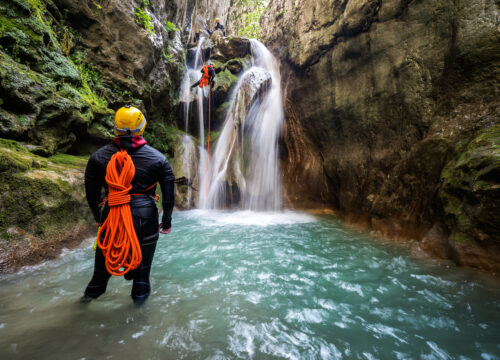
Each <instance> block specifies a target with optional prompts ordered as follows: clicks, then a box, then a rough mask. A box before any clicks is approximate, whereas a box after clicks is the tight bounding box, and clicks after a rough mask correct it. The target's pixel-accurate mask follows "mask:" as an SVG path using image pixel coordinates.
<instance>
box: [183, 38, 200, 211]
mask: <svg viewBox="0 0 500 360" xmlns="http://www.w3.org/2000/svg"><path fill="white" fill-rule="evenodd" d="M204 41H205V37H201V38H200V40H199V41H198V45H197V46H196V53H195V56H194V59H193V64H192V66H191V65H190V64H189V63H188V62H187V61H186V63H185V65H186V67H185V68H186V70H185V73H184V78H183V82H182V85H181V96H180V101H181V102H182V103H183V107H184V131H185V133H186V135H184V136H183V137H182V146H183V169H182V170H183V172H184V173H185V174H186V177H187V178H188V179H189V181H192V178H193V175H194V174H193V171H192V169H191V164H192V163H193V161H194V157H195V156H196V154H195V151H194V148H195V144H194V142H193V140H192V138H191V136H190V135H188V134H189V119H190V110H191V102H192V101H193V100H194V97H193V94H192V90H191V84H193V83H194V82H196V81H197V80H198V79H199V78H200V74H201V73H200V70H201V66H202V46H203V43H204ZM196 89H197V93H196V100H197V104H198V119H199V136H200V139H201V141H200V145H199V149H198V150H199V152H200V154H201V153H203V152H204V149H203V145H204V144H203V142H204V141H203V139H204V127H203V120H204V119H203V114H204V112H203V91H202V89H200V88H196ZM198 176H199V174H198ZM191 198H192V189H191V186H188V190H187V199H186V202H187V207H188V208H190V207H191Z"/></svg>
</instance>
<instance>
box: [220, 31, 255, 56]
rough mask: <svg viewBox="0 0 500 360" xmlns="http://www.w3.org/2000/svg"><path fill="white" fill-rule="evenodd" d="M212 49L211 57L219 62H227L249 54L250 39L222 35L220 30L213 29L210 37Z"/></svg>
mask: <svg viewBox="0 0 500 360" xmlns="http://www.w3.org/2000/svg"><path fill="white" fill-rule="evenodd" d="M210 39H211V40H212V42H213V44H214V50H213V52H212V55H211V58H212V59H214V60H217V61H220V62H223V63H225V62H228V61H229V60H231V59H235V58H244V57H246V56H247V55H249V54H251V47H250V40H248V39H247V38H243V37H223V36H222V33H221V31H220V30H217V31H215V32H214V33H213V34H212V36H211V38H210Z"/></svg>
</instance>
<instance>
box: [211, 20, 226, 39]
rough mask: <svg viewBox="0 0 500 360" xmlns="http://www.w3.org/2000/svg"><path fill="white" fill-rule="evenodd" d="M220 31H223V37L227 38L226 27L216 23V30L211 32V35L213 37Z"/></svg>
mask: <svg viewBox="0 0 500 360" xmlns="http://www.w3.org/2000/svg"><path fill="white" fill-rule="evenodd" d="M217 30H220V31H222V35H224V36H226V30H225V29H224V25H222V24H221V23H220V22H218V23H215V27H214V29H213V30H212V31H211V32H210V35H212V34H213V33H214V32H215V31H217Z"/></svg>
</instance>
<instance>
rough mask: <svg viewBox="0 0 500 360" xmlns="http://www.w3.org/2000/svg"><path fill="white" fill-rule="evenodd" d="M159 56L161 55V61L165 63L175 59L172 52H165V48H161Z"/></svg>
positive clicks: (170, 62)
mask: <svg viewBox="0 0 500 360" xmlns="http://www.w3.org/2000/svg"><path fill="white" fill-rule="evenodd" d="M161 56H162V57H163V62H164V63H165V64H172V63H173V62H174V61H175V59H174V54H170V53H167V50H165V48H163V49H162V52H161Z"/></svg>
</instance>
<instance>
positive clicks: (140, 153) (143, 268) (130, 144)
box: [81, 105, 175, 305]
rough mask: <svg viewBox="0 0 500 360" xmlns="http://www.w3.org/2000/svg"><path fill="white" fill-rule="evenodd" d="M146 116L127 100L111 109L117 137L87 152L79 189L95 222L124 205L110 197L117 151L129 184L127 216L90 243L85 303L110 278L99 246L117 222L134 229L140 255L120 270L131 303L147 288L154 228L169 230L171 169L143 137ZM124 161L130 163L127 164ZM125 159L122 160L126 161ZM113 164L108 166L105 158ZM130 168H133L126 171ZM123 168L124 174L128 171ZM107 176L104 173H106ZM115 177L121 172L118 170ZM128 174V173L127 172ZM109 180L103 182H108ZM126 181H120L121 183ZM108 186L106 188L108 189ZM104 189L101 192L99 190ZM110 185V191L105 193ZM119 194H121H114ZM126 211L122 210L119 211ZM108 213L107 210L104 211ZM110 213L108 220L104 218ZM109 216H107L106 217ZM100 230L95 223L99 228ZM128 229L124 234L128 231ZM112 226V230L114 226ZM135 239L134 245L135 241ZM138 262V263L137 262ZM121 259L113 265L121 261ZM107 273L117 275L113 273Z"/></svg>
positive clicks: (142, 296)
mask: <svg viewBox="0 0 500 360" xmlns="http://www.w3.org/2000/svg"><path fill="white" fill-rule="evenodd" d="M146 124H147V123H146V118H145V117H144V115H143V114H142V112H141V111H140V110H139V109H137V108H135V107H132V106H130V105H127V106H125V107H122V108H120V109H119V110H118V111H117V112H116V114H115V133H116V134H117V137H115V138H114V139H113V141H112V142H110V143H109V144H107V145H105V146H103V147H101V148H100V149H98V150H97V151H96V152H95V153H93V154H92V155H91V156H90V159H89V161H88V163H87V168H86V169H85V193H86V197H87V202H88V204H89V207H90V209H91V210H92V214H93V215H94V219H95V221H96V224H97V226H101V225H102V227H103V228H106V226H108V225H107V224H109V223H111V220H112V219H111V218H112V215H113V211H115V212H116V211H117V210H118V211H123V210H122V208H119V206H121V205H124V204H122V203H121V202H120V203H119V204H116V203H118V202H119V201H116V199H115V197H114V196H116V195H117V194H116V193H115V192H116V183H115V181H114V180H113V181H111V182H109V181H110V179H111V176H112V175H110V174H114V173H116V172H122V170H123V169H124V168H125V166H120V165H117V164H119V163H118V162H117V160H116V159H117V158H118V157H117V156H118V155H123V156H124V157H125V161H124V164H125V163H126V164H127V165H128V166H129V169H131V170H130V173H131V174H132V175H131V176H132V179H131V180H129V181H131V182H130V186H131V188H130V189H129V190H128V192H127V193H126V194H125V197H126V198H127V200H126V203H127V204H126V205H129V206H130V211H129V212H128V213H129V214H131V219H130V218H129V217H128V216H127V217H126V218H125V217H123V216H122V217H118V218H116V220H114V221H115V222H116V224H115V226H116V227H114V228H113V227H112V226H111V228H110V230H106V232H105V233H104V234H101V236H100V239H101V240H100V243H98V244H99V247H97V248H96V254H95V263H94V274H93V276H92V279H91V280H90V283H89V284H88V286H87V288H86V289H85V293H84V296H83V297H82V299H81V302H83V303H86V302H89V301H91V300H92V299H96V298H98V297H99V296H100V295H102V294H103V293H104V292H105V291H106V286H107V284H108V280H109V278H110V277H111V275H112V274H111V273H110V271H109V269H110V268H111V267H110V265H109V252H110V251H111V250H109V249H108V250H107V251H105V250H104V249H103V247H102V246H101V243H103V242H104V241H105V240H106V236H107V235H108V231H109V234H112V233H113V231H115V230H113V229H118V228H119V227H122V228H123V227H127V224H126V223H127V220H128V225H129V228H128V229H129V230H131V231H133V230H135V235H136V239H137V240H135V241H134V244H136V247H135V248H136V249H137V248H138V247H140V253H141V254H142V256H141V257H139V258H138V259H140V260H138V261H136V263H137V264H136V266H135V269H133V268H132V267H130V269H131V270H130V271H128V272H123V273H122V274H124V276H125V279H127V280H133V284H132V292H131V296H132V299H133V301H134V303H136V304H138V305H140V304H142V303H143V302H144V301H145V300H146V299H147V297H148V296H149V293H150V291H151V286H150V283H149V275H150V270H151V263H152V261H153V256H154V253H155V249H156V243H157V241H158V238H159V232H160V233H162V234H168V233H170V229H171V218H172V209H173V207H174V180H175V178H174V173H173V171H172V168H171V166H170V164H169V162H168V160H167V158H166V157H165V156H164V155H163V154H162V153H161V152H159V151H158V150H156V149H154V148H153V147H151V146H149V145H147V142H146V140H145V139H144V138H143V136H142V135H143V133H144V129H145V128H146ZM130 160H131V161H132V163H133V165H131V164H130ZM127 161H128V162H127ZM110 162H111V165H115V167H116V169H119V170H115V168H114V167H113V166H108V163H110ZM132 171H134V172H133V173H132ZM130 173H129V174H130ZM108 176H109V178H108ZM118 176H119V178H120V180H121V179H122V174H118ZM129 177H130V176H129ZM108 182H109V185H108ZM157 184H159V185H160V187H161V192H162V194H163V197H162V205H163V217H162V222H161V223H160V225H158V209H157V207H156V203H155V200H156V199H155V193H156V185H157ZM122 185H124V187H125V186H127V185H126V184H122ZM110 188H111V189H110ZM103 189H104V194H103V192H102V190H103ZM111 190H112V191H113V194H112V195H114V196H110V195H109V194H110V192H111ZM119 195H121V194H119ZM125 211H126V210H125ZM110 214H111V215H110ZM108 217H110V219H107V218H108ZM107 220H110V221H107ZM100 229H101V228H100ZM129 230H127V231H128V234H129V236H130V231H129ZM116 231H118V230H116ZM136 241H138V244H137V242H136ZM139 261H140V263H139ZM123 263H124V262H120V263H119V264H118V265H119V266H123ZM113 275H121V274H116V273H114V274H113Z"/></svg>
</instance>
